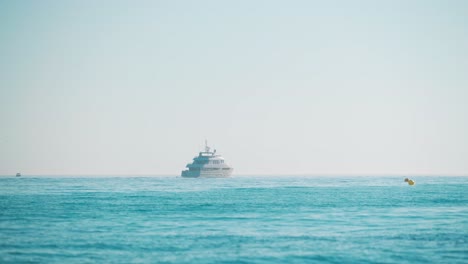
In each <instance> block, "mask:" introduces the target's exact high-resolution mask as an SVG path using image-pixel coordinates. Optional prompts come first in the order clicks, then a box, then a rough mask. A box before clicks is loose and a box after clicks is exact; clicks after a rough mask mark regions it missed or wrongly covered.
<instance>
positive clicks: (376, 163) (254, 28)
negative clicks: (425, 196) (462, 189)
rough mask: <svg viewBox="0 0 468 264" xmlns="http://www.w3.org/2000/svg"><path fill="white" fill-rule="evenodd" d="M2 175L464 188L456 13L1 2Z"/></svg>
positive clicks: (464, 69) (396, 5) (389, 4)
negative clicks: (375, 178)
mask: <svg viewBox="0 0 468 264" xmlns="http://www.w3.org/2000/svg"><path fill="white" fill-rule="evenodd" d="M0 126H1V127H0V174H2V175H5V174H13V173H16V172H17V171H20V172H22V173H23V174H132V175H134V174H158V175H178V174H180V171H181V170H182V169H184V166H185V165H186V164H187V163H188V162H190V161H191V159H192V158H193V157H194V156H195V155H196V154H197V152H198V151H199V150H200V149H201V148H202V146H203V143H204V140H205V138H206V139H208V141H209V143H211V144H210V145H212V146H213V147H215V148H216V149H217V151H218V152H219V153H220V154H222V155H224V157H225V158H226V161H227V163H228V164H230V165H232V166H233V167H234V169H235V170H234V173H235V174H238V175H239V174H275V175H285V174H312V175H324V174H327V175H328V174H340V175H341V174H352V175H356V174H366V175H373V174H398V175H400V174H423V175H426V174H442V175H468V1H463V0H460V1H450V0H440V1H428V0H421V1H410V0H403V1H397V0H391V1H390V0H389V1H374V0H369V1H113V0H112V1H59V0H57V1H15V0H11V1H5V0H0Z"/></svg>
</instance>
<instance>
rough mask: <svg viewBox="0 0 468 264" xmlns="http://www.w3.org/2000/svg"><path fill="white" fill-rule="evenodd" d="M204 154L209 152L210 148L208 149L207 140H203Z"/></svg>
mask: <svg viewBox="0 0 468 264" xmlns="http://www.w3.org/2000/svg"><path fill="white" fill-rule="evenodd" d="M205 152H210V147H208V140H206V139H205Z"/></svg>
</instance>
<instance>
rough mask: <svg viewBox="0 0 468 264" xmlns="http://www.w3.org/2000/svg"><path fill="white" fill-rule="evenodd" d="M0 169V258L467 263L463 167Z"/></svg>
mask: <svg viewBox="0 0 468 264" xmlns="http://www.w3.org/2000/svg"><path fill="white" fill-rule="evenodd" d="M413 179H414V180H415V181H416V185H414V186H409V185H407V184H406V183H405V182H403V178H402V177H298V176H291V177H287V176H282V177H232V178H228V179H185V178H180V177H44V176H42V177H20V178H16V177H0V263H315V262H323V263H468V177H414V178H413Z"/></svg>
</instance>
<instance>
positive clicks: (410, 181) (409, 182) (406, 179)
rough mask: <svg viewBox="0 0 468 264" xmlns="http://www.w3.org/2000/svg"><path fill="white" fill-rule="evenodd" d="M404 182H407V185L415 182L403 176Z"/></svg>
mask: <svg viewBox="0 0 468 264" xmlns="http://www.w3.org/2000/svg"><path fill="white" fill-rule="evenodd" d="M405 182H407V183H408V185H414V183H415V182H414V181H413V180H410V179H408V178H405Z"/></svg>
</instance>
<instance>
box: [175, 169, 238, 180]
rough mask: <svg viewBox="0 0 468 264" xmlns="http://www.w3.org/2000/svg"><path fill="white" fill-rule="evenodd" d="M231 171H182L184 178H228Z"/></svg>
mask: <svg viewBox="0 0 468 264" xmlns="http://www.w3.org/2000/svg"><path fill="white" fill-rule="evenodd" d="M232 171H233V169H232V168H231V169H229V170H215V171H189V170H184V171H182V175H181V176H182V177H184V178H228V177H230V176H231V175H232Z"/></svg>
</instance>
